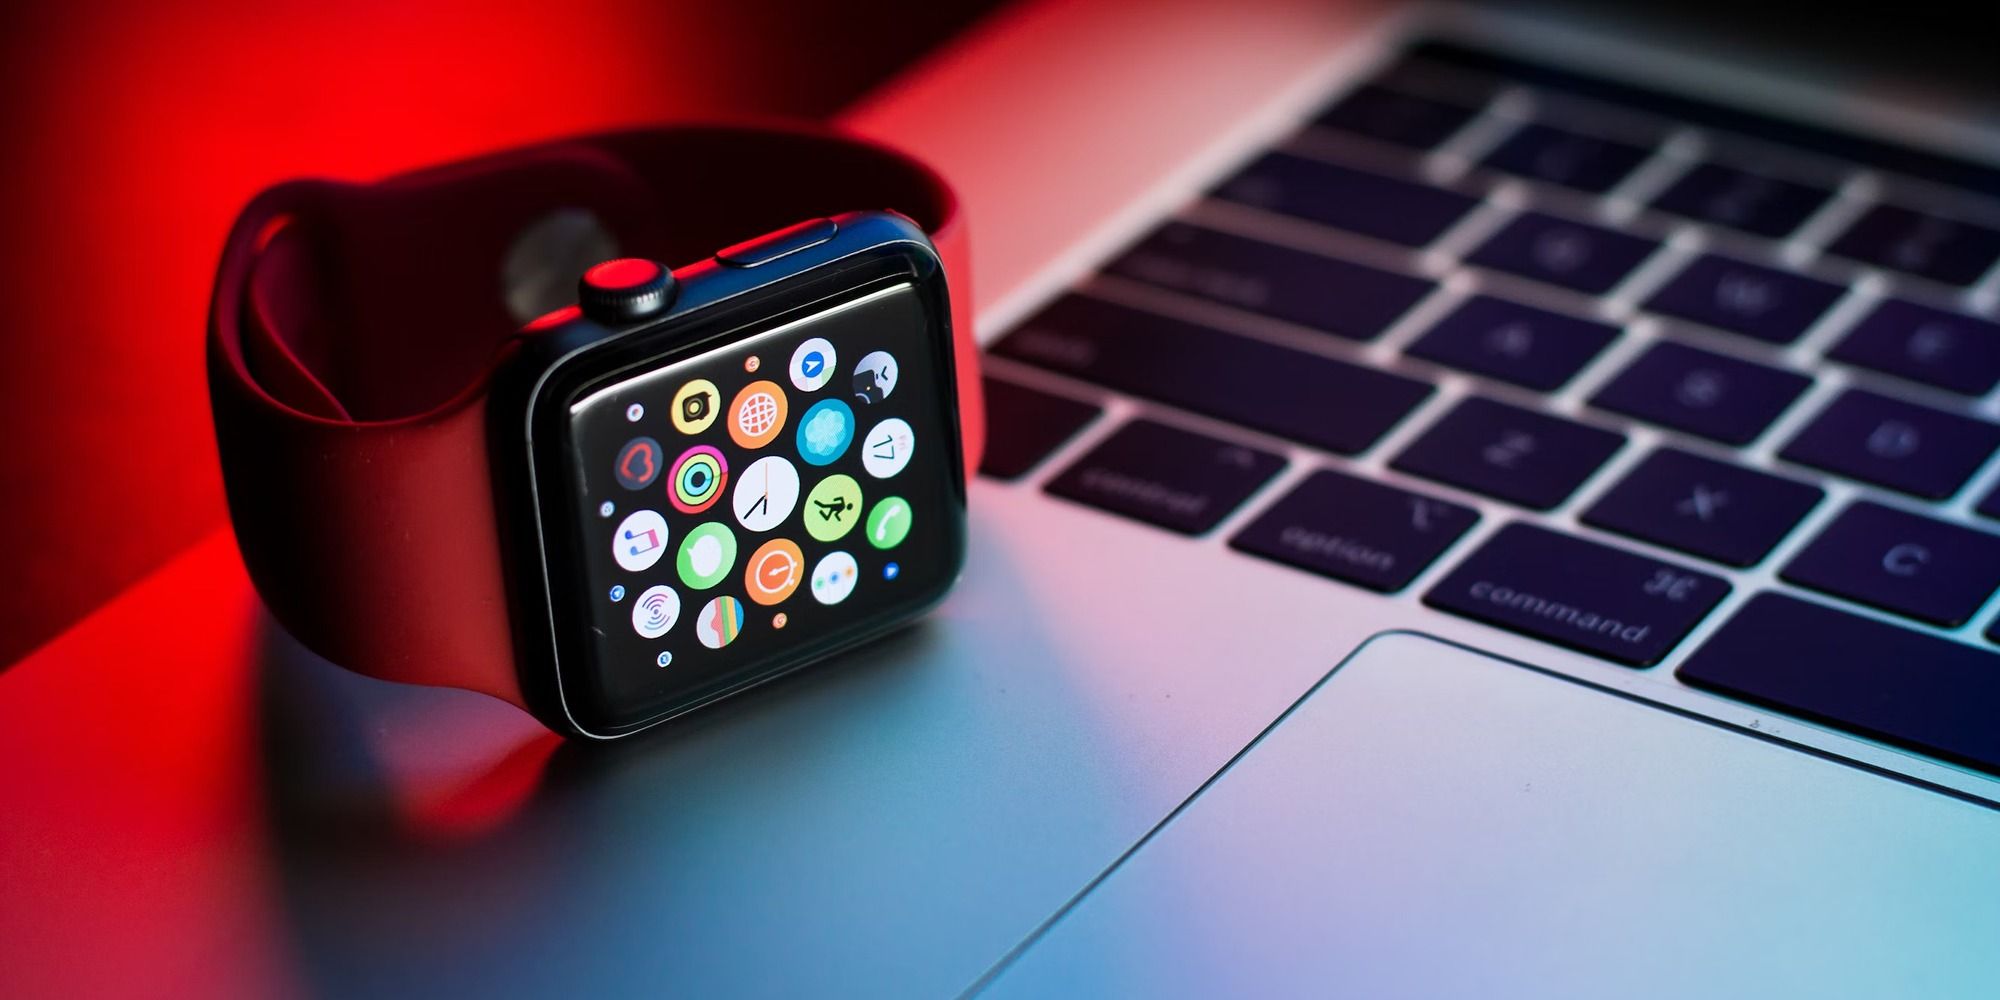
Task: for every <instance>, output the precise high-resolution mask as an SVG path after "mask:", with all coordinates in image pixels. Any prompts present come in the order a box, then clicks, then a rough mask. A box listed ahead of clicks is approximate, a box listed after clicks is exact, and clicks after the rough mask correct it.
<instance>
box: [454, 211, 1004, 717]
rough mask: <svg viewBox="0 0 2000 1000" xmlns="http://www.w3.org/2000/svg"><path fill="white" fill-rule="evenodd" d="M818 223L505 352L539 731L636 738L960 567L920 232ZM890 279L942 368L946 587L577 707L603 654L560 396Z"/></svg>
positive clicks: (948, 404) (683, 273) (943, 293)
mask: <svg viewBox="0 0 2000 1000" xmlns="http://www.w3.org/2000/svg"><path fill="white" fill-rule="evenodd" d="M830 221H831V223H832V224H833V226H832V228H833V229H834V232H833V233H832V235H831V236H830V237H828V238H826V239H823V240H817V241H807V240H799V239H793V240H792V241H791V244H792V245H781V244H783V241H779V243H778V244H774V245H773V247H772V248H771V250H772V252H769V253H762V254H755V253H753V252H752V251H754V249H755V247H756V246H757V244H758V242H759V241H756V240H753V241H748V242H746V243H744V244H738V245H737V246H735V247H731V248H728V250H727V251H724V253H725V254H727V255H729V261H728V262H727V263H725V262H724V260H723V259H720V258H718V257H711V258H709V259H707V260H704V261H701V262H699V263H695V264H692V265H689V266H686V267H681V268H677V269H675V271H674V272H673V274H674V278H675V280H676V283H677V284H678V291H677V294H676V295H675V296H674V298H673V300H672V302H671V305H670V306H669V307H668V308H667V309H666V310H665V311H664V312H662V313H661V314H659V315H657V316H653V317H649V318H647V319H644V320H641V321H638V322H633V323H630V324H625V325H616V326H607V325H602V324H600V323H598V322H593V321H592V320H590V319H587V318H583V317H581V316H578V317H573V318H570V319H568V320H566V321H564V322H562V323H560V324H558V325H555V326H552V327H546V328H542V329H532V328H531V329H530V330H528V331H524V332H523V333H522V334H521V335H520V336H518V337H516V338H515V339H514V340H513V341H512V342H510V343H509V344H508V345H507V347H506V348H504V349H503V356H502V359H501V361H500V363H499V365H498V367H497V369H496V373H495V378H494V380H493V383H492V386H493V391H492V395H491V398H490V400H489V407H490V409H489V412H488V416H487V421H488V433H487V440H488V442H489V448H490V455H489V459H490V461H491V465H492V479H493V484H494V490H495V506H496V510H497V513H498V516H499V526H500V532H501V536H502V537H501V540H500V541H501V551H502V555H503V561H504V564H505V571H506V577H507V587H508V592H509V595H510V598H511V601H512V608H511V609H509V610H510V612H511V613H510V620H511V622H512V626H513V632H514V645H515V663H516V669H517V670H518V672H519V675H520V683H521V691H522V694H523V697H524V699H525V700H526V702H527V705H528V708H529V710H530V711H531V712H533V713H534V714H535V716H536V717H537V718H538V719H540V720H541V721H542V722H543V723H544V724H546V725H547V726H549V727H550V728H551V729H554V730H556V731H557V732H561V733H564V734H566V735H573V736H583V737H589V738H595V739H611V738H616V737H620V736H626V735H630V734H632V733H636V732H638V731H640V730H643V729H646V728H649V727H651V726H654V725H657V724H659V723H661V722H664V721H666V720H668V719H671V718H674V717H675V716H678V715H682V714H685V713H686V712H689V711H692V710H694V709H696V708H699V707H701V706H703V705H705V704H709V703H711V702H714V701H717V700H720V699H722V698H725V697H728V696H729V695H732V694H735V693H737V692H739V691H742V690H744V689H746V688H749V687H752V686H754V685H757V684H761V683H763V682H765V681H769V680H772V679H774V678H776V677H779V676H782V675H784V674H787V673H790V672H792V671H794V670H796V669H798V668H800V667H802V666H805V665H807V664H810V663H812V662H814V661H817V660H821V659H824V658H826V657H828V656H830V655H832V654H834V653H837V652H840V651H842V650H845V649H849V648H851V647H854V646H856V645H859V644H861V643H864V642H867V641H869V640H870V639H873V638H876V637H878V636H880V635H882V634H883V633H885V632H888V631H891V630H893V629H895V628H897V627H899V626H902V625H905V624H907V623H909V622H911V621H912V620H914V619H916V618H918V617H920V616H921V615H922V614H923V613H924V612H926V611H928V610H929V609H930V608H932V607H934V606H935V605H936V604H937V603H938V602H939V601H941V600H943V598H944V596H945V594H946V593H947V592H948V590H949V589H950V585H951V582H952V581H954V580H955V579H956V578H957V576H958V573H959V569H960V567H961V566H962V565H963V561H964V557H965V498H966V494H965V468H964V462H965V458H964V449H963V444H962V442H961V441H960V440H959V436H958V428H959V427H960V426H961V422H960V419H959V409H958V407H959V400H958V394H957V381H956V378H955V377H951V373H953V372H955V371H956V367H957V365H958V364H959V359H957V358H955V357H954V356H953V335H952V327H951V309H950V304H949V298H948V291H947V288H946V284H945V277H944V272H943V266H942V264H941V262H940V261H939V258H938V256H937V253H936V251H935V250H934V249H933V248H932V246H931V243H930V241H929V240H928V239H927V238H926V237H925V235H924V233H923V232H922V230H921V229H919V228H918V227H917V226H916V225H915V224H914V223H912V222H911V221H910V220H908V219H907V218H904V217H903V216H900V215H896V214H893V213H887V212H854V213H848V214H845V215H840V216H836V217H834V218H833V219H832V220H830ZM803 226H804V224H802V226H801V227H793V228H792V229H791V230H784V231H781V233H790V232H792V231H793V230H798V229H801V228H802V227H803ZM774 235H776V234H774ZM800 243H804V244H805V245H803V246H801V245H797V244H800ZM745 260H749V261H750V263H748V264H746V263H745ZM902 284H907V285H910V286H912V287H913V288H914V289H915V290H916V292H917V295H918V297H919V300H920V302H921V305H922V309H923V311H924V313H925V314H926V316H925V325H926V327H927V331H928V339H929V342H930V344H931V346H932V349H933V350H934V351H935V352H936V357H937V359H938V365H939V367H938V369H937V370H938V371H940V372H942V373H944V374H945V375H946V377H943V378H939V379H937V380H936V384H935V385H933V386H932V387H931V388H930V389H929V390H928V391H931V392H935V393H938V394H941V395H942V397H943V398H942V399H941V400H939V402H940V403H941V404H942V410H941V411H940V412H941V413H942V414H943V415H944V417H945V419H946V427H947V428H948V429H949V430H950V432H951V433H949V434H944V435H939V436H940V437H943V438H945V439H946V440H948V442H949V451H950V455H949V459H948V462H947V466H948V469H949V475H950V477H951V483H952V488H951V490H950V491H949V496H950V498H951V499H950V502H949V504H948V507H949V508H950V509H949V510H947V511H942V512H940V515H941V516H943V517H944V518H945V519H946V520H947V521H948V530H946V531H945V533H944V535H943V537H944V549H945V551H942V552H937V553H933V554H932V555H933V556H934V557H935V559H937V560H938V561H939V565H940V566H943V567H946V568H948V572H944V573H942V574H940V575H938V577H937V579H939V580H941V581H942V582H941V583H939V584H937V585H933V586H929V587H925V588H911V589H910V590H909V591H908V592H907V594H906V595H904V596H902V597H901V598H900V599H899V603H897V604H895V605H894V606H891V607H883V608H878V609H876V611H875V612H874V613H871V614H869V615H867V616H866V617H864V618H862V619H858V620H855V621H852V622H848V623H845V624H843V625H841V626H840V627H838V628H834V629H831V630H827V631H824V632H822V633H821V634H803V633H801V634H799V635H798V636H797V642H796V646H795V647H794V648H788V649H787V651H786V653H785V655H784V656H783V657H782V659H781V660H778V661H775V662H772V663H770V664H768V665H766V666H763V667H761V668H759V669H757V670H756V671H755V672H754V673H751V674H747V675H745V676H742V677H740V678H737V679H735V680H733V681H732V682H731V683H729V684H728V685H727V686H726V687H722V688H718V689H713V690H708V691H704V692H702V693H700V694H699V695H698V696H696V697H692V698H689V699H687V700H685V701H681V702H676V703H673V704H670V705H667V706H665V707H664V708H658V709H657V710H648V711H646V712H644V713H640V714H638V715H632V714H629V713H624V714H621V713H619V712H616V711H610V712H607V711H604V710H603V709H602V708H601V707H599V708H591V707H589V706H586V705H584V704H581V703H580V702H581V699H579V698H577V697H575V694H576V692H577V691H578V690H579V689H580V687H581V686H582V683H583V681H584V679H585V675H584V674H583V671H586V670H596V669H598V668H599V665H598V664H596V663H595V662H594V656H595V654H594V653H593V652H592V651H591V647H590V645H589V644H588V643H586V642H584V641H582V634H581V632H582V631H583V630H587V629H588V627H589V626H588V623H587V621H586V620H585V616H584V615H583V614H581V613H580V612H579V610H578V607H577V602H578V600H579V599H580V597H581V596H582V595H583V594H585V593H587V592H589V591H591V590H594V588H591V587H589V586H588V583H587V581H586V580H585V579H584V569H583V568H582V566H581V565H580V559H579V554H578V553H576V552H574V551H571V550H572V549H573V548H575V546H574V545H573V544H572V543H571V542H570V539H572V538H574V537H576V534H577V532H576V531H575V530H574V529H575V528H576V526H577V525H578V524H579V523H580V522H581V519H583V518H587V517H591V516H592V513H591V512H590V511H587V510H585V509H583V508H582V507H581V506H580V504H579V503H578V502H577V497H576V496H575V495H574V493H573V491H571V490H569V489H567V488H566V484H565V483H563V482H561V481H560V478H561V471H560V470H561V469H562V468H564V466H565V449H567V448H568V447H569V446H570V436H569V434H568V433H567V427H566V423H565V421H566V420H567V419H568V406H569V403H570V401H571V400H574V399H576V398H578V397H579V396H580V395H581V394H583V393H586V392H588V391H590V390H591V389H592V388H593V387H595V386H601V385H604V384H606V383H609V382H614V381H617V380H621V379H629V378H631V377H633V376H635V375H638V374H641V373H643V372H646V371H649V370H653V369H657V368H660V367H664V366H667V365H671V364H677V363H680V362H683V361H686V360H688V359H691V358H696V357H699V356H702V355H706V354H709V353H711V352H718V351H726V350H729V349H730V347H731V345H733V344H736V343H737V342H738V341H740V340H743V339H745V338H747V337H752V336H755V335H757V334H758V333H759V332H761V331H766V330H769V329H770V328H771V327H772V326H774V325H776V324H781V323H783V322H785V321H787V320H788V318H790V317H795V316H796V317H810V316H813V315H815V314H817V313H819V312H822V311H825V310H827V309H829V308H831V307H833V306H837V305H839V304H841V303H842V302H846V301H850V300H853V299H856V298H860V297H863V296H866V295H868V294H870V293H871V292H872V291H876V290H880V289H884V288H890V287H893V286H896V285H902ZM495 613H496V614H497V613H501V612H500V609H495Z"/></svg>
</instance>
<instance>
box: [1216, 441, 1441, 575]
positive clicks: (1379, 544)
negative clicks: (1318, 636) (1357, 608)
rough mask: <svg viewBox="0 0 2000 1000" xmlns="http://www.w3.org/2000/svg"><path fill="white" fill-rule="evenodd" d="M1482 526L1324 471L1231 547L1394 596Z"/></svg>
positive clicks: (1429, 503) (1417, 498) (1401, 493)
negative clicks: (1443, 554)
mask: <svg viewBox="0 0 2000 1000" xmlns="http://www.w3.org/2000/svg"><path fill="white" fill-rule="evenodd" d="M1478 521H1479V513H1478V512H1477V511H1474V510H1473V509H1472V508H1470V507H1461V506H1459V505H1458V504H1455V503H1446V502H1444V501H1443V500H1436V499H1432V498H1431V497H1427V496H1424V495H1423V494H1421V493H1412V492H1410V491H1408V490H1399V489H1397V488H1395V487H1393V486H1385V485H1383V484H1381V483H1377V482H1371V481H1369V480H1366V479H1357V478H1355V477H1353V476H1349V475H1346V474H1344V473H1339V472H1334V471H1332V470H1330V469H1323V470H1321V471H1319V472H1315V473H1313V474H1312V476H1311V477H1310V478H1308V479H1306V480H1305V481H1304V482H1302V483H1300V484H1299V485H1298V487H1297V488H1296V489H1293V490H1292V492H1290V493H1288V494H1286V495H1285V498H1284V499H1283V500H1280V501H1278V502H1277V503H1275V504H1272V505H1271V509H1269V510H1267V511H1265V512H1264V514H1263V516H1261V517H1259V518H1257V520H1255V521H1253V522H1251V524H1250V526H1249V527H1247V528H1244V529H1243V530H1242V531H1240V532H1238V533H1237V535H1236V537H1235V538H1232V539H1230V541H1229V544H1230V545H1231V546H1233V547H1235V548H1237V549H1239V550H1241V551H1244V552H1249V553H1252V554H1254V555H1260V556H1264V557H1266V558H1270V559H1275V560H1277V561H1278V562H1281V563H1286V564H1288V565H1292V566H1297V567H1300V568H1302V569H1309V570H1312V571H1313V572H1315V573H1319V574H1321V575H1324V576H1330V577H1332V578H1334V579H1336V580H1344V581H1346V582H1348V583H1352V584H1356V585H1358V586H1362V587H1367V588H1368V589H1370V590H1379V591H1381V592H1383V593H1385V594H1386V593H1393V592H1395V591H1398V590H1401V589H1403V588H1404V587H1406V586H1408V585H1409V583H1410V581H1411V580H1413V579H1416V576H1417V574H1418V573H1421V572H1423V571H1424V567H1426V566H1429V565H1430V564H1431V561H1432V560H1434V559H1436V558H1437V557H1438V556H1439V554H1441V553H1443V552H1444V550H1445V549H1447V548H1449V547H1450V546H1451V543H1453V542H1455V541H1457V540H1458V537H1459V536H1460V535H1463V534H1465V532H1466V529H1468V528H1471V527H1472V526H1473V525H1474V524H1476V523H1478Z"/></svg>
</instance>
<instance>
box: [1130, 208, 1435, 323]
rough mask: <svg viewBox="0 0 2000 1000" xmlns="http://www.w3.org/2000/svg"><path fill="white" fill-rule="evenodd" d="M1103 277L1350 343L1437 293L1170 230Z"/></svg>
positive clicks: (1254, 243)
mask: <svg viewBox="0 0 2000 1000" xmlns="http://www.w3.org/2000/svg"><path fill="white" fill-rule="evenodd" d="M1105 270H1106V271H1108V272H1110V273H1112V274H1116V275H1118V276H1120V277H1125V278H1131V279H1133V280H1135V281H1144V282H1147V283H1149V284H1154V285H1159V286H1160V287H1162V288H1171V289H1173V290H1174V291H1177V292H1182V293H1185V294H1188V295H1195V296H1199V297H1201V298H1204V299H1210V300H1212V301H1215V302H1221V303H1224V304H1226V305H1232V306H1236V307H1237V308H1240V309H1248V310H1251V311H1252V312H1259V313H1263V314H1264V315H1267V316H1272V317H1275V318H1277V319H1282V320H1285V321H1286V322H1290V323H1298V324H1300V325H1302V326H1310V327H1313V328H1314V329H1319V330H1325V331H1326V332H1328V333H1331V334H1335V335H1337V336H1341V337H1346V338H1347V339H1349V340H1369V339H1372V338H1374V337H1376V336H1378V335H1380V334H1381V333H1382V331H1383V330H1386V329H1388V328H1389V324H1391V323H1394V322H1395V321H1396V320H1397V318H1399V317H1401V316H1402V315H1403V313H1405V312H1408V311H1409V308H1410V307H1411V306H1412V305H1415V304H1416V302H1417V300H1418V299H1421V298H1423V297H1424V296H1425V295H1428V294H1430V291H1431V289H1432V288H1434V287H1436V286H1435V285H1434V284H1433V283H1432V282H1429V281H1426V280H1424V279H1422V278H1413V277H1411V276H1409V275H1407V274H1397V273H1395V272H1393V271H1384V270H1380V269H1378V268H1373V267H1366V266H1363V265H1361V264H1350V263H1348V262H1347V261H1344V260H1336V259H1334V258H1332V257H1326V256H1323V255H1320V254H1316V253H1307V252H1306V251H1303V250H1293V249H1290V248H1289V247H1281V246H1274V245H1272V244H1269V243H1265V242H1262V241H1260V240H1253V239H1248V238H1245V237H1242V236H1233V235H1230V234H1228V233H1220V232H1216V231H1215V230H1213V229H1203V228H1200V227H1197V226H1190V225H1186V224H1185V223H1179V222H1174V223H1169V224H1167V225H1166V226H1163V227H1161V228H1160V230H1159V231H1158V232H1156V233H1154V234H1153V235H1151V236H1149V237H1147V238H1146V239H1145V241H1144V242H1142V243H1140V244H1139V245H1138V246H1136V247H1133V248H1132V249H1131V250H1130V251H1128V252H1127V253H1126V254H1125V255H1124V256H1123V257H1120V258H1118V259H1117V260H1115V261H1113V262H1112V263H1111V265H1110V266H1109V267H1107V268H1106V269H1105Z"/></svg>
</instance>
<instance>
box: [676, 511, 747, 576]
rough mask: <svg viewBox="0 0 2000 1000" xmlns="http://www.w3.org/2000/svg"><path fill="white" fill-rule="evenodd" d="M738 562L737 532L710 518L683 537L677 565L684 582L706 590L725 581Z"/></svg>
mask: <svg viewBox="0 0 2000 1000" xmlns="http://www.w3.org/2000/svg"><path fill="white" fill-rule="evenodd" d="M735 565H736V535H735V533H734V532H731V531H730V530H729V529H728V528H727V527H725V526H723V525H720V524H717V523H715V522H714V521H710V522H708V523H707V524H703V525H699V526H697V527H696V528H695V529H694V530H692V531H689V532H688V533H687V534H686V535H685V536H683V537H682V538H681V550H680V554H679V555H677V556H675V557H674V568H675V569H677V570H679V571H680V574H681V582H682V583H685V584H687V585H688V586H690V587H693V588H694V589H696V590H707V589H708V588H710V587H713V586H715V585H716V584H718V583H721V582H722V579H723V577H726V576H728V575H729V571H730V569H731V568H733V567H734V566H735Z"/></svg>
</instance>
